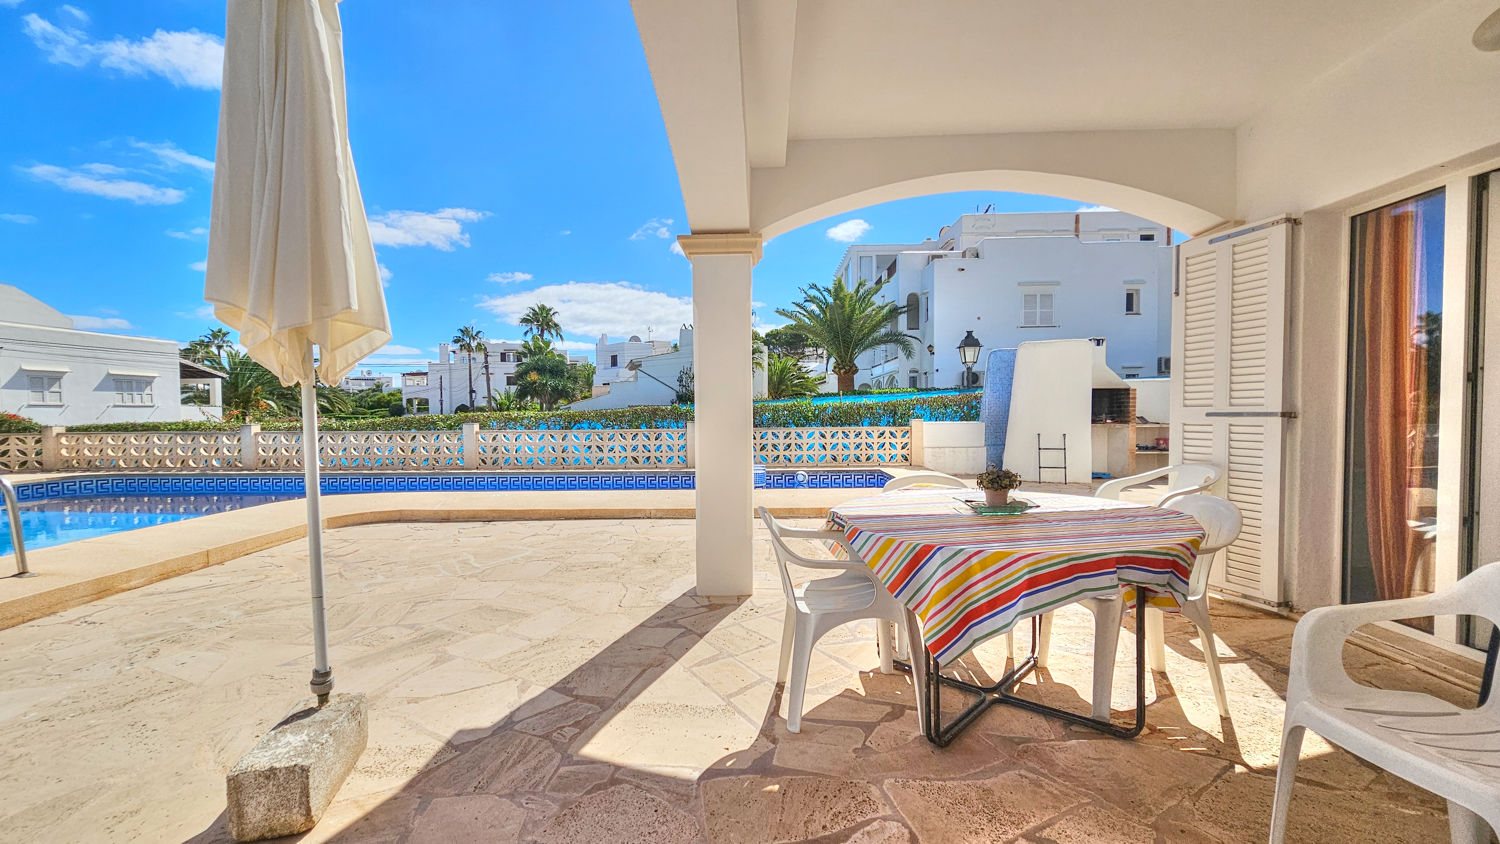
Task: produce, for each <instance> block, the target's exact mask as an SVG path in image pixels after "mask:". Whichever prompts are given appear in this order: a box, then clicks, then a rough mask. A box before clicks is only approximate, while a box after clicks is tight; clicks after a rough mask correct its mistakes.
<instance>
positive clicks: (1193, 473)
mask: <svg viewBox="0 0 1500 844" xmlns="http://www.w3.org/2000/svg"><path fill="white" fill-rule="evenodd" d="M1223 474H1224V473H1223V471H1222V470H1220V469H1219V467H1218V466H1212V465H1209V464H1207V463H1178V464H1176V465H1175V466H1163V467H1161V468H1160V469H1152V470H1151V471H1149V472H1141V473H1140V474H1138V475H1130V476H1129V477H1125V478H1115V479H1114V480H1112V481H1105V482H1104V483H1102V484H1100V485H1099V488H1098V489H1097V490H1095V491H1094V497H1096V498H1113V499H1115V500H1116V501H1118V500H1119V498H1120V493H1122V492H1124V491H1125V490H1127V489H1129V488H1130V487H1133V486H1139V485H1140V484H1148V483H1151V482H1152V481H1159V480H1161V479H1162V478H1166V479H1167V493H1166V494H1165V495H1163V496H1162V497H1161V498H1158V499H1157V500H1156V506H1158V507H1165V506H1167V504H1168V503H1169V502H1170V501H1171V500H1172V499H1174V498H1181V497H1183V496H1187V495H1192V494H1194V493H1198V492H1209V491H1210V490H1211V489H1212V488H1213V485H1214V484H1216V483H1218V482H1219V478H1220V477H1222V476H1223Z"/></svg>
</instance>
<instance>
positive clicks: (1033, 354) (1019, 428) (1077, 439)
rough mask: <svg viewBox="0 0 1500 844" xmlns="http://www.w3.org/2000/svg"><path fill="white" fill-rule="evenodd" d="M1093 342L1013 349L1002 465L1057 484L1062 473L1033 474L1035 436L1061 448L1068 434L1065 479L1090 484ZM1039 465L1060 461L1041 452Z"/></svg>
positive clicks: (1053, 454) (1030, 478)
mask: <svg viewBox="0 0 1500 844" xmlns="http://www.w3.org/2000/svg"><path fill="white" fill-rule="evenodd" d="M1093 368H1094V346H1093V344H1092V343H1089V342H1088V341H1087V340H1052V341H1046V342H1038V343H1022V344H1021V346H1020V347H1019V348H1018V349H1017V350H1016V376H1015V383H1014V386H1013V387H1012V388H1011V394H1010V424H1009V425H1008V426H1007V427H1006V433H1005V468H1007V469H1010V470H1011V471H1014V472H1018V473H1020V475H1021V477H1022V479H1024V480H1028V481H1041V482H1044V483H1056V482H1059V481H1061V480H1062V479H1063V478H1062V473H1061V472H1057V471H1048V472H1044V473H1043V474H1042V475H1041V476H1040V477H1039V476H1038V473H1037V466H1038V460H1037V434H1041V435H1042V445H1044V446H1048V447H1051V446H1060V445H1062V443H1063V438H1062V435H1063V434H1067V445H1068V476H1067V481H1068V483H1085V484H1086V483H1088V482H1089V476H1090V474H1091V472H1092V468H1093V446H1092V442H1091V440H1092V431H1091V427H1092V426H1091V425H1090V416H1091V415H1092V413H1093V380H1092V372H1093ZM1041 462H1042V463H1043V464H1045V465H1048V466H1056V465H1060V464H1061V462H1062V461H1061V459H1060V454H1059V453H1057V452H1045V453H1044V454H1043V456H1042V461H1041Z"/></svg>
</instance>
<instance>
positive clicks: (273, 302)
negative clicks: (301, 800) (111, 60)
mask: <svg viewBox="0 0 1500 844" xmlns="http://www.w3.org/2000/svg"><path fill="white" fill-rule="evenodd" d="M203 296H204V299H205V300H206V301H208V302H211V303H212V304H213V305H214V313H215V315H216V316H217V317H218V318H219V320H220V321H221V322H223V323H224V324H226V325H228V326H230V327H231V328H234V329H237V330H238V331H239V334H240V343H241V344H243V345H244V346H245V348H246V350H247V351H248V352H249V355H250V357H251V358H253V359H254V360H255V361H257V362H258V363H260V364H261V365H263V366H265V367H266V368H267V369H269V370H270V371H271V372H273V373H275V374H276V376H277V377H278V378H280V379H281V382H282V383H283V384H286V385H289V386H290V385H291V384H301V385H302V418H303V436H302V441H303V448H302V453H303V461H304V466H305V471H306V482H307V490H306V494H307V504H308V506H307V509H308V526H307V527H308V530H307V535H308V563H309V570H310V574H311V579H312V605H313V643H314V662H315V664H314V669H313V682H312V687H313V692H314V693H315V694H317V695H318V698H319V700H320V702H321V701H326V700H327V696H328V693H329V692H330V691H331V690H332V688H333V676H332V668H331V667H330V666H329V664H328V646H327V635H326V627H325V623H324V609H323V560H322V556H323V555H322V519H321V514H320V508H319V489H318V459H317V397H316V392H315V383H316V379H315V377H314V375H315V372H314V370H315V369H316V376H317V377H320V378H321V379H322V381H323V382H324V383H327V384H337V383H338V382H339V381H340V380H341V379H342V378H343V377H344V375H346V374H347V373H348V372H349V370H351V369H353V368H354V366H355V364H357V363H358V362H359V361H360V359H361V358H363V357H365V356H366V355H368V354H370V353H371V352H373V351H375V350H376V349H378V348H380V347H381V346H383V345H385V344H386V343H387V342H388V341H389V340H390V338H391V329H390V317H389V316H388V315H387V314H386V309H385V294H384V293H383V291H382V289H381V283H380V273H379V269H378V268H377V266H376V263H375V249H374V246H373V245H372V244H371V242H370V227H369V223H368V221H367V220H366V219H365V209H364V203H363V200H362V199H361V197H360V193H359V181H358V179H357V178H356V177H355V173H354V158H353V155H352V154H351V152H350V148H349V129H348V122H347V115H346V112H345V107H344V56H343V33H342V29H341V27H340V24H339V14H338V0H229V15H228V25H227V27H226V29H225V37H224V80H223V94H222V99H221V101H220V108H219V143H218V151H217V153H216V156H215V161H214V193H213V207H212V212H211V217H210V223H209V240H208V271H207V278H206V281H205V285H204V294H203ZM315 345H316V347H317V350H318V351H317V356H316V367H315V365H314V360H315V357H314V353H313V347H314V346H315Z"/></svg>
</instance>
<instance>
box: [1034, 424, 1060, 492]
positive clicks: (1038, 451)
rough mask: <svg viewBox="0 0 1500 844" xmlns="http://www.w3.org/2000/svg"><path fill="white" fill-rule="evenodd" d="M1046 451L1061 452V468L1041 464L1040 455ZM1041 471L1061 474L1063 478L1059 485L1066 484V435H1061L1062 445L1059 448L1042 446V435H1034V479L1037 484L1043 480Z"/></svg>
mask: <svg viewBox="0 0 1500 844" xmlns="http://www.w3.org/2000/svg"><path fill="white" fill-rule="evenodd" d="M1048 451H1060V452H1062V465H1061V466H1045V465H1043V464H1042V454H1043V452H1048ZM1043 471H1049V472H1062V473H1063V476H1062V481H1061V483H1067V482H1068V435H1067V434H1063V435H1062V445H1060V446H1043V445H1042V435H1041V434H1037V435H1036V479H1037V482H1038V483H1041V482H1042V481H1043V480H1044V479H1043V478H1042V472H1043Z"/></svg>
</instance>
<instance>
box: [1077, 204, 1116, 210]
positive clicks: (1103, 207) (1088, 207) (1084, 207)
mask: <svg viewBox="0 0 1500 844" xmlns="http://www.w3.org/2000/svg"><path fill="white" fill-rule="evenodd" d="M1078 210H1079V211H1118V210H1119V209H1118V208H1111V207H1109V206H1108V205H1080V206H1078Z"/></svg>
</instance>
